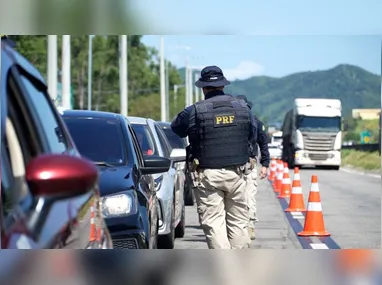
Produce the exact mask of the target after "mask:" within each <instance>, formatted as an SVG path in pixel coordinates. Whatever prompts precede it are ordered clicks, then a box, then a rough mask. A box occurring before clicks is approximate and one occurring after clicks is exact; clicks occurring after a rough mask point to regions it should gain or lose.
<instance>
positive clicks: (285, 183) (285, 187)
mask: <svg viewBox="0 0 382 285" xmlns="http://www.w3.org/2000/svg"><path fill="white" fill-rule="evenodd" d="M283 172H284V173H283V180H282V182H281V190H280V194H279V196H277V198H289V197H290V191H291V190H292V186H291V184H290V177H289V169H288V164H287V163H286V162H284V171H283Z"/></svg>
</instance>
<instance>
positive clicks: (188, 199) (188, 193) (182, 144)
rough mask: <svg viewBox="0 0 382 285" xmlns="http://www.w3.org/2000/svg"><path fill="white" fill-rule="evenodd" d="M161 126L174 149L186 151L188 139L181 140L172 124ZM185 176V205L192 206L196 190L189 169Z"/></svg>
mask: <svg viewBox="0 0 382 285" xmlns="http://www.w3.org/2000/svg"><path fill="white" fill-rule="evenodd" d="M158 124H159V126H160V127H161V128H162V130H163V132H164V133H165V135H166V137H167V139H168V141H169V142H170V144H171V147H172V148H174V149H175V148H182V149H186V147H187V145H188V142H187V139H186V138H181V137H179V136H178V135H177V134H175V133H174V132H173V131H172V130H171V124H170V123H168V122H158ZM184 171H185V175H186V180H185V185H184V202H185V205H187V206H192V205H194V200H195V197H194V190H193V184H192V178H191V175H190V173H189V171H188V168H187V167H186V165H185V167H184Z"/></svg>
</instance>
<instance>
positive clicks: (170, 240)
mask: <svg viewBox="0 0 382 285" xmlns="http://www.w3.org/2000/svg"><path fill="white" fill-rule="evenodd" d="M174 212H175V206H174V205H173V206H172V213H171V225H170V229H171V230H170V233H168V234H167V235H159V236H158V248H159V249H173V248H174V246H175V229H174Z"/></svg>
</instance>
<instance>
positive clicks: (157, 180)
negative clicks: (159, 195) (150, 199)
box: [154, 175, 163, 191]
mask: <svg viewBox="0 0 382 285" xmlns="http://www.w3.org/2000/svg"><path fill="white" fill-rule="evenodd" d="M162 183H163V175H161V176H159V177H158V178H155V179H154V187H155V191H158V190H159V189H160V188H161V186H162Z"/></svg>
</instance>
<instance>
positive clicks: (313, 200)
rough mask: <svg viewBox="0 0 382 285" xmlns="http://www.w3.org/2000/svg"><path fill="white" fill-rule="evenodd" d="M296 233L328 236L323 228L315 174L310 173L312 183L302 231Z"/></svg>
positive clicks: (322, 216)
mask: <svg viewBox="0 0 382 285" xmlns="http://www.w3.org/2000/svg"><path fill="white" fill-rule="evenodd" d="M298 235H299V236H330V233H328V232H327V231H326V230H325V224H324V215H323V214H322V205H321V197H320V190H319V188H318V179H317V176H316V175H312V183H311V187H310V193H309V200H308V211H307V213H306V217H305V224H304V229H303V231H301V232H299V233H298Z"/></svg>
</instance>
